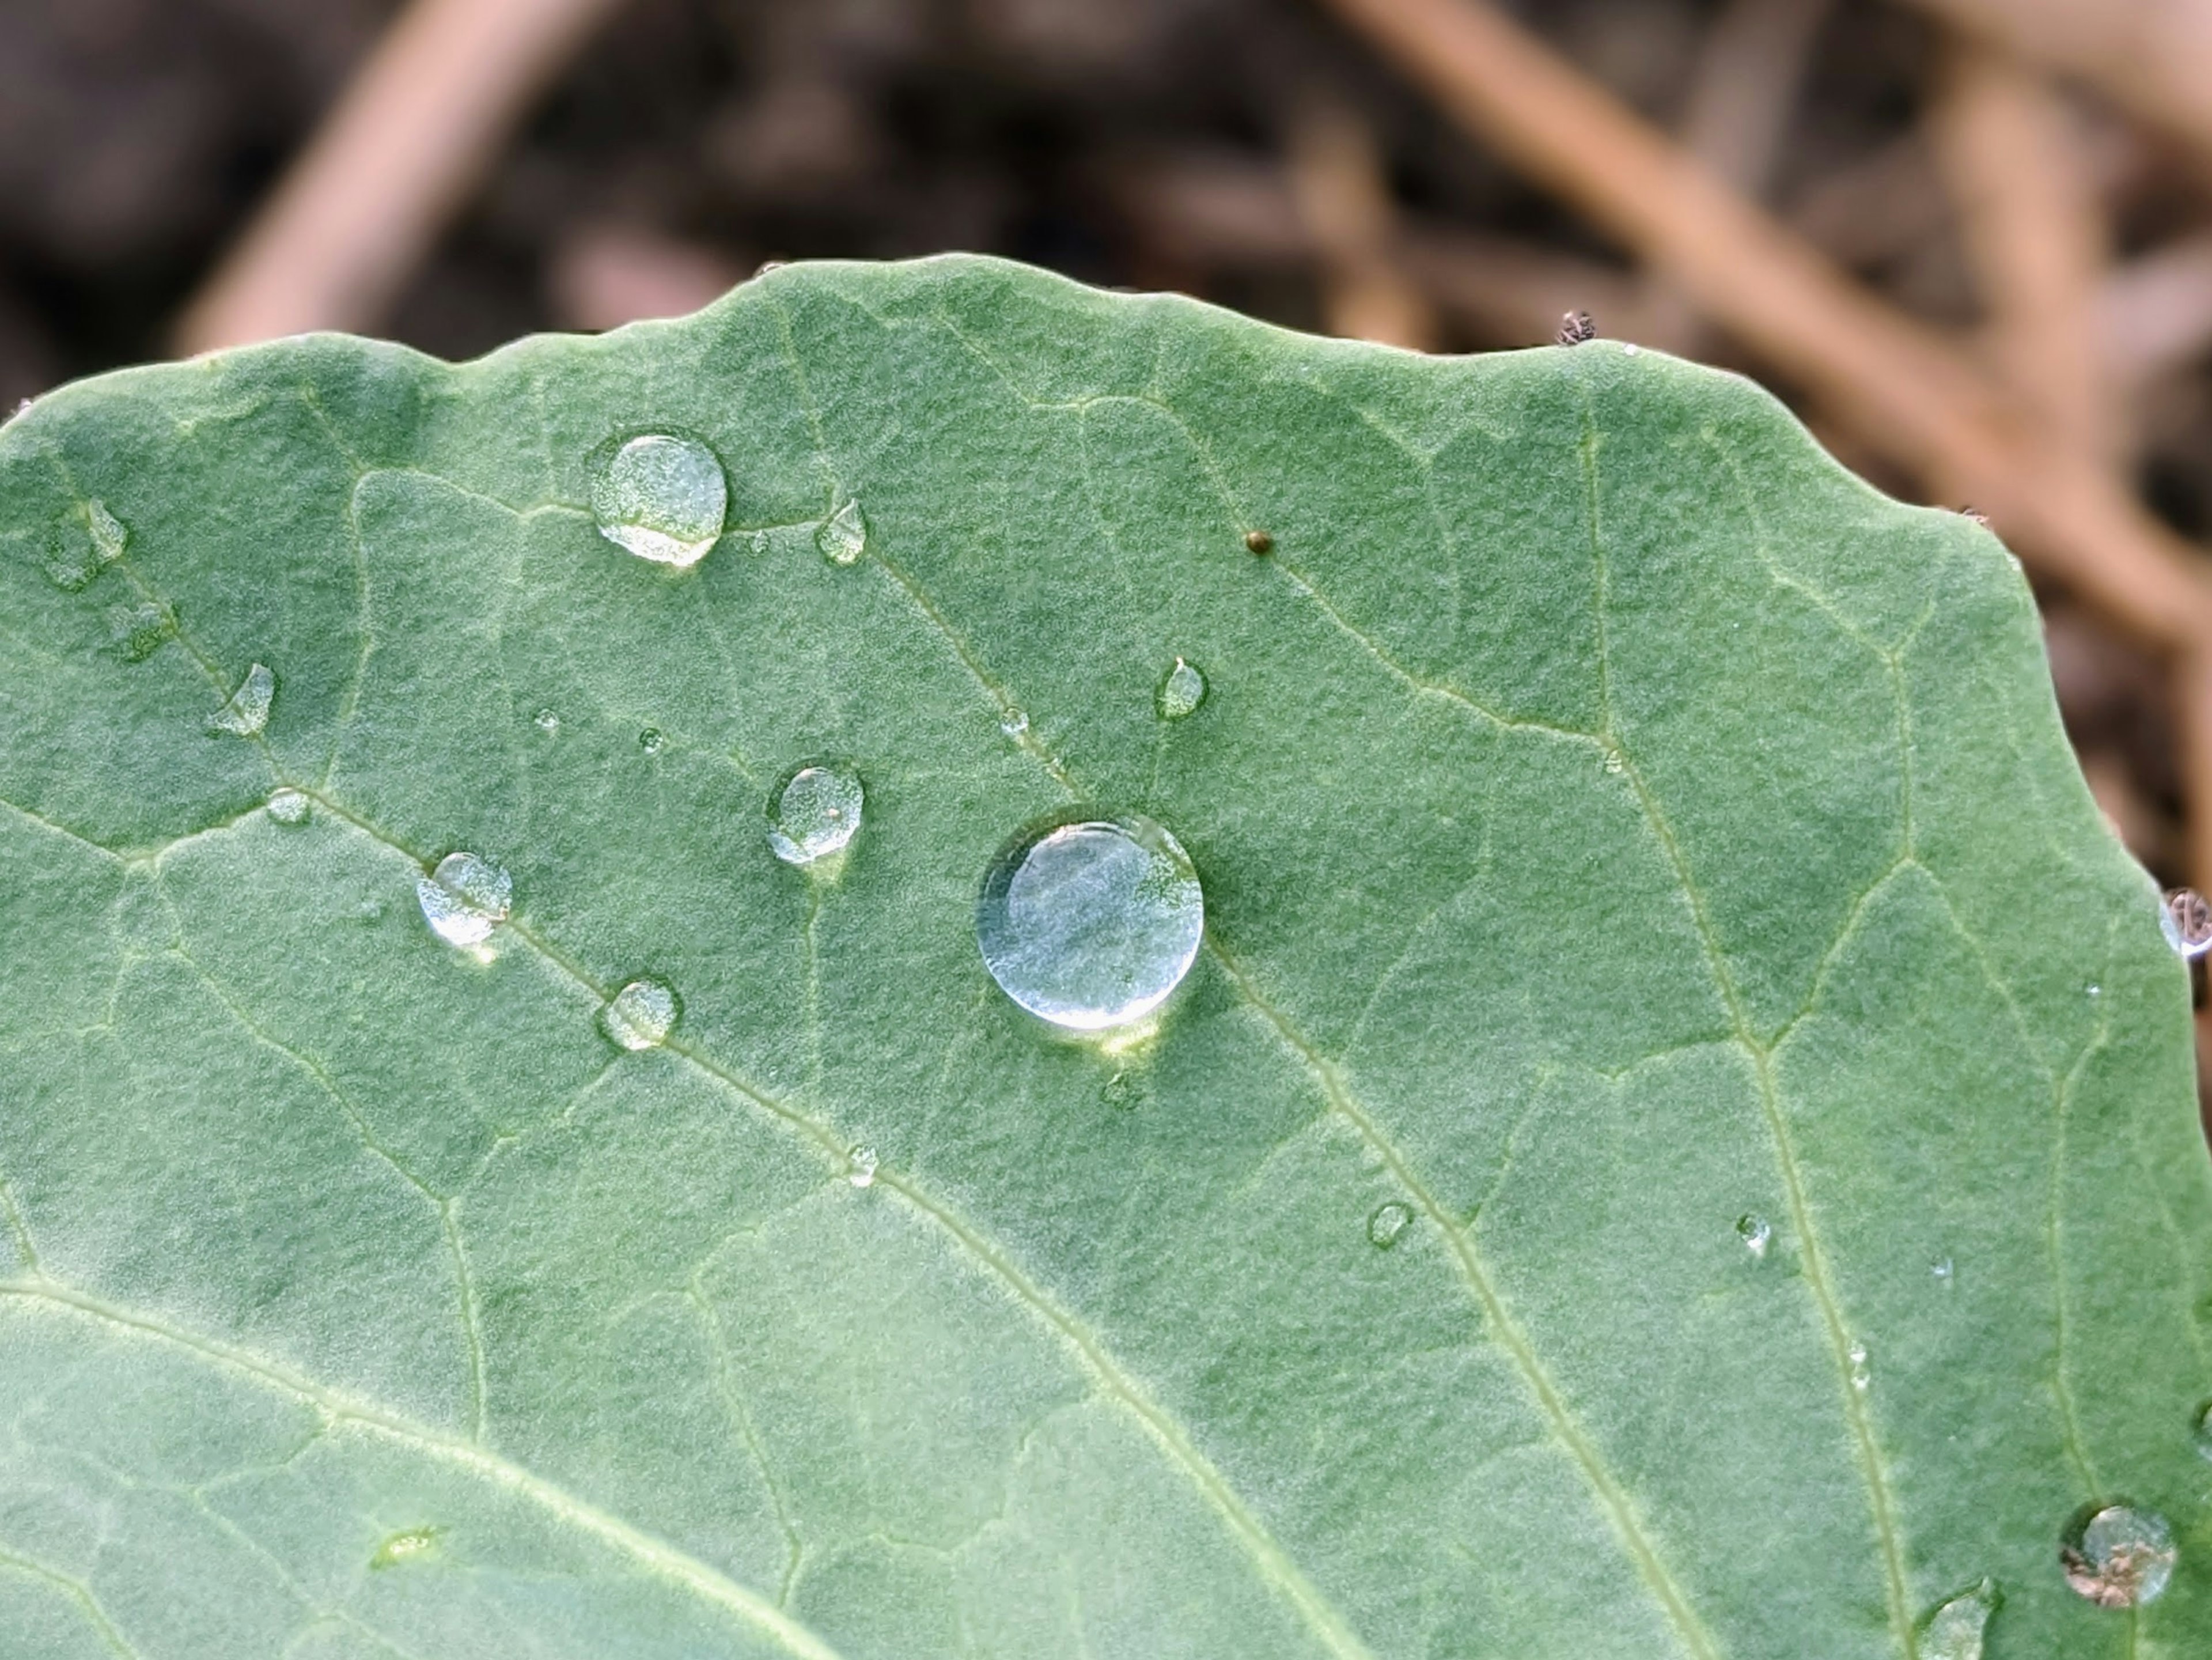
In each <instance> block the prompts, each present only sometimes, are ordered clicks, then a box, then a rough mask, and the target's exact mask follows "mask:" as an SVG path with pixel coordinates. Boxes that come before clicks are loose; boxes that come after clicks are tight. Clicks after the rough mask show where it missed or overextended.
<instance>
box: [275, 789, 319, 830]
mask: <svg viewBox="0 0 2212 1660" xmlns="http://www.w3.org/2000/svg"><path fill="white" fill-rule="evenodd" d="M312 809H313V804H312V803H310V802H309V801H308V800H307V797H306V796H304V795H302V794H300V792H299V791H297V790H294V789H282V790H278V791H277V792H276V794H273V795H271V796H270V798H269V803H268V806H266V807H264V809H263V811H264V812H267V813H268V815H269V816H270V818H273V819H275V820H276V822H277V823H278V824H306V823H307V814H308V813H309V812H311V811H312Z"/></svg>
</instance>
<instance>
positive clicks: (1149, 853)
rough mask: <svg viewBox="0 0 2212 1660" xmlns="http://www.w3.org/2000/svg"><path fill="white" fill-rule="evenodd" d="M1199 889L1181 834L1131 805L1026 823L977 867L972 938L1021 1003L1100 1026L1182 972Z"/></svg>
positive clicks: (1134, 1015) (1091, 1027)
mask: <svg viewBox="0 0 2212 1660" xmlns="http://www.w3.org/2000/svg"><path fill="white" fill-rule="evenodd" d="M1205 927H1206V901H1205V896H1204V894H1203V892H1202V891H1201V890H1200V886H1199V880H1198V873H1197V872H1196V871H1195V870H1194V869H1193V868H1192V867H1191V862H1190V857H1189V855H1188V854H1186V853H1184V852H1183V850H1182V845H1181V844H1180V843H1178V842H1176V839H1175V837H1174V836H1170V834H1169V833H1168V832H1167V831H1166V830H1164V829H1163V828H1162V827H1161V826H1160V825H1158V824H1154V823H1153V822H1152V820H1151V819H1149V818H1143V817H1141V816H1139V815H1138V814H1135V813H1127V814H1123V815H1121V816H1119V817H1106V816H1099V817H1095V818H1094V817H1090V816H1077V817H1066V816H1063V817H1060V818H1054V819H1049V820H1047V821H1046V822H1045V823H1044V824H1042V825H1037V826H1032V827H1031V828H1030V829H1028V830H1024V831H1023V832H1022V833H1021V834H1020V835H1018V836H1016V837H1015V838H1014V839H1013V840H1012V841H1011V842H1008V843H1007V844H1006V846H1005V847H1004V848H1001V849H1000V852H999V854H998V857H997V858H995V859H994V860H992V861H991V866H990V868H989V869H988V870H987V871H986V872H985V873H984V875H983V886H982V891H981V894H979V895H978V896H977V898H976V901H975V939H976V943H977V944H978V945H979V946H981V949H982V952H983V964H984V966H985V967H986V968H987V969H989V970H990V971H991V977H992V978H993V979H994V980H995V981H997V982H999V987H1000V989H1001V990H1002V991H1004V992H1005V993H1006V995H1007V996H1009V997H1011V998H1012V999H1013V1000H1014V1001H1015V1002H1017V1003H1018V1004H1020V1005H1021V1006H1022V1007H1024V1008H1025V1009H1027V1010H1028V1011H1029V1012H1030V1013H1032V1014H1034V1015H1037V1016H1039V1017H1040V1018H1043V1019H1046V1020H1048V1021H1050V1022H1052V1024H1053V1025H1056V1026H1064V1027H1066V1028H1067V1029H1069V1030H1070V1031H1103V1030H1104V1029H1105V1028H1107V1027H1109V1026H1118V1025H1124V1024H1126V1023H1127V1022H1129V1021H1132V1020H1135V1019H1139V1018H1141V1017H1143V1016H1144V1015H1146V1014H1148V1013H1150V1012H1152V1010H1153V1009H1156V1008H1158V1006H1160V1004H1161V1003H1163V1002H1164V1001H1165V1000H1166V999H1167V996H1168V994H1169V993H1170V992H1172V991H1173V990H1174V989H1175V988H1176V986H1177V985H1178V984H1180V983H1181V982H1182V977H1183V976H1184V975H1185V974H1187V973H1188V972H1189V970H1190V965H1191V963H1192V960H1193V959H1194V958H1196V957H1197V955H1198V946H1199V940H1200V937H1201V936H1202V935H1203V933H1204V932H1205Z"/></svg>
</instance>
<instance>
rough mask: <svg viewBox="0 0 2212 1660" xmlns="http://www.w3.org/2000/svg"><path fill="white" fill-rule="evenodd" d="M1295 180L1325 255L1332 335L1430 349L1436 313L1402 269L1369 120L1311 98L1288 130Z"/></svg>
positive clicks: (1303, 214) (1295, 192)
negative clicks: (1367, 124) (1397, 261)
mask: <svg viewBox="0 0 2212 1660" xmlns="http://www.w3.org/2000/svg"><path fill="white" fill-rule="evenodd" d="M1290 178H1291V195H1292V196H1293V197H1294V198H1296V200H1297V210H1298V218H1299V219H1300V221H1301V222H1304V225H1305V227H1306V229H1307V231H1308V232H1309V233H1310V235H1311V236H1312V239H1313V243H1314V246H1315V247H1316V250H1317V251H1318V252H1320V255H1321V264H1322V290H1323V298H1324V301H1325V302H1326V306H1327V311H1328V331H1329V332H1330V333H1331V334H1334V335H1340V336H1342V337H1346V338H1347V339H1353V340H1376V341H1380V342H1382V343H1383V344H1385V345H1391V346H1403V347H1405V348H1407V350H1412V351H1433V350H1435V349H1436V345H1437V325H1436V317H1435V314H1434V313H1432V312H1431V309H1430V307H1429V302H1428V301H1427V299H1426V297H1425V296H1424V295H1422V293H1421V291H1420V290H1419V289H1418V288H1416V287H1415V286H1414V285H1413V284H1412V283H1408V282H1407V280H1406V279H1405V278H1404V277H1402V276H1401V275H1400V274H1399V271H1398V269H1397V265H1396V260H1395V245H1396V242H1397V230H1396V224H1395V220H1396V209H1395V204H1393V203H1392V201H1391V199H1390V187H1389V180H1388V179H1385V178H1384V176H1383V160H1382V157H1381V155H1379V154H1378V153H1377V152H1376V146H1375V137H1374V135H1373V134H1372V133H1370V131H1368V130H1367V127H1366V125H1365V124H1364V122H1362V121H1361V120H1360V119H1359V118H1358V116H1356V115H1354V114H1353V113H1352V112H1351V111H1350V110H1348V109H1346V108H1345V107H1343V106H1341V105H1339V104H1336V103H1334V102H1330V101H1327V100H1321V99H1314V100H1309V101H1308V102H1307V103H1306V105H1305V106H1304V108H1303V109H1301V110H1300V112H1299V113H1298V115H1297V119H1296V121H1295V123H1294V124H1293V125H1292V127H1291V143H1290Z"/></svg>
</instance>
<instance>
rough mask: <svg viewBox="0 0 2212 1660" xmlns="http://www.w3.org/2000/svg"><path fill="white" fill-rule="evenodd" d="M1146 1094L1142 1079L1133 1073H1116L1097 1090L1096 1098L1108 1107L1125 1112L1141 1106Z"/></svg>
mask: <svg viewBox="0 0 2212 1660" xmlns="http://www.w3.org/2000/svg"><path fill="white" fill-rule="evenodd" d="M1145 1096H1146V1089H1145V1080H1144V1079H1141V1078H1139V1076H1138V1075H1137V1074H1136V1073H1133V1072H1117V1073H1115V1074H1114V1075H1113V1076H1112V1077H1111V1078H1109V1079H1107V1080H1106V1082H1105V1085H1104V1086H1103V1087H1102V1088H1101V1089H1100V1090H1099V1091H1098V1098H1099V1099H1100V1100H1101V1101H1103V1102H1104V1103H1105V1104H1107V1105H1108V1106H1109V1107H1115V1108H1118V1109H1120V1110H1123V1111H1127V1110H1129V1109H1130V1108H1132V1107H1137V1106H1141V1105H1142V1104H1144V1099H1145Z"/></svg>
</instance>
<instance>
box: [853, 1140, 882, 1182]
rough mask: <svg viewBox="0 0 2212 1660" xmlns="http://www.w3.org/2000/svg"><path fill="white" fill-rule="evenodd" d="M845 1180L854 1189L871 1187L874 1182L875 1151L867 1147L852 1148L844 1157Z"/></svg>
mask: <svg viewBox="0 0 2212 1660" xmlns="http://www.w3.org/2000/svg"><path fill="white" fill-rule="evenodd" d="M846 1158H847V1166H846V1171H845V1179H846V1180H847V1181H848V1182H850V1183H852V1184H853V1185H854V1187H856V1188H866V1187H873V1186H874V1185H875V1181H876V1150H875V1149H874V1148H873V1147H871V1146H865V1145H863V1146H857V1147H854V1149H853V1151H852V1152H850V1153H848V1154H847V1155H846Z"/></svg>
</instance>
